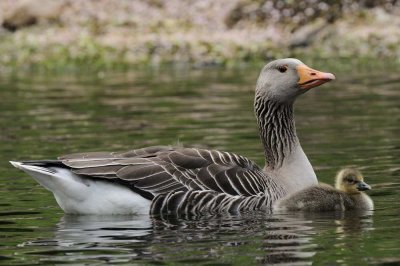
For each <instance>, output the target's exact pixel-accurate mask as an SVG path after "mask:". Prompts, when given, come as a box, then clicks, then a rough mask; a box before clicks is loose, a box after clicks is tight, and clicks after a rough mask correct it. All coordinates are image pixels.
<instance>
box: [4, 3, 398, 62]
mask: <svg viewBox="0 0 400 266" xmlns="http://www.w3.org/2000/svg"><path fill="white" fill-rule="evenodd" d="M310 1H311V0H304V1H303V2H305V4H306V5H305V6H303V7H302V8H300V9H299V7H298V6H294V4H292V6H279V5H278V4H279V3H278V4H277V3H275V2H279V1H254V0H253V1H251V0H248V1H243V0H242V1H240V0H237V1H228V0H223V1H208V0H207V1H178V0H171V1H168V2H165V3H164V2H163V1H157V0H147V1H128V0H121V1H106V0H98V1H94V0H90V1H85V0H75V1H68V0H57V1H56V0H42V1H33V0H22V1H1V2H0V23H1V24H2V25H3V28H2V29H1V30H0V40H1V41H0V69H5V68H7V69H21V68H32V67H36V68H40V69H49V70H51V69H59V68H65V67H72V68H74V67H81V68H82V67H83V68H110V69H114V68H123V67H129V66H133V65H143V64H145V65H159V64H162V63H183V64H191V65H195V66H204V65H215V64H217V65H220V64H222V65H228V66H229V65H235V64H238V62H253V61H262V60H266V59H268V58H274V57H283V56H297V55H302V56H308V57H312V58H384V59H385V60H389V59H390V60H391V61H392V62H394V63H398V64H400V30H399V29H400V16H399V15H400V6H399V5H398V4H396V3H394V4H393V3H391V4H390V5H389V4H386V5H381V4H380V3H376V4H375V5H370V6H360V7H350V6H337V5H329V4H326V3H325V2H323V1H321V3H319V5H318V8H317V9H316V10H314V11H313V10H312V9H308V8H307V2H310ZM289 2H290V1H289ZM299 2H302V1H299ZM314 2H315V1H314ZM367 2H368V1H367ZM372 2H374V1H372ZM375 2H379V1H375ZM268 5H269V6H268ZM268 8H270V9H268ZM296 8H297V9H296ZM260 10H261V11H262V10H264V13H262V12H261V11H260ZM274 12H275V13H274ZM313 12H314V13H313ZM318 12H319V13H318ZM266 14H267V15H266ZM274 14H275V17H274ZM284 15H285V16H286V17H285V16H284ZM279 16H281V17H279ZM294 22H296V23H294Z"/></svg>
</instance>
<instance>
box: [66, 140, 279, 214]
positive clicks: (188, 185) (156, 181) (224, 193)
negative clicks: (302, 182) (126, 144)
mask: <svg viewBox="0 0 400 266" xmlns="http://www.w3.org/2000/svg"><path fill="white" fill-rule="evenodd" d="M59 159H60V160H61V161H62V163H63V164H65V165H66V166H68V167H70V168H71V169H72V171H73V172H74V173H76V174H79V175H85V176H90V177H93V178H104V179H113V180H117V181H118V182H120V183H121V182H122V183H123V184H128V186H129V187H131V188H135V190H137V189H139V190H143V191H144V192H150V193H151V194H152V195H153V196H155V197H156V198H155V199H154V200H153V205H152V212H157V211H158V212H170V211H172V212H175V211H178V212H203V211H210V210H211V209H215V208H217V210H219V211H227V210H228V211H237V210H241V209H243V208H245V207H246V208H253V209H254V208H255V209H262V208H264V207H266V206H267V205H268V204H267V205H266V203H265V202H267V201H266V200H265V199H268V197H269V195H264V196H259V195H263V194H264V193H265V192H266V191H268V190H269V189H268V187H270V188H272V189H275V190H276V189H277V190H278V192H277V191H274V193H273V195H275V196H278V195H279V188H278V187H277V185H276V183H275V182H273V180H272V179H270V178H266V177H265V176H264V173H263V172H262V170H261V169H260V168H259V167H258V166H257V165H255V164H254V163H252V162H251V161H250V160H248V159H246V158H244V157H241V156H238V155H236V154H233V153H227V152H219V151H210V150H203V149H191V148H182V147H176V148H172V147H169V146H155V147H148V148H143V149H137V150H132V151H128V152H111V153H106V152H94V153H81V154H71V155H66V156H62V157H60V158H59ZM196 191H197V192H196ZM271 195H272V194H271ZM264 201H265V202H264ZM261 203H263V204H261ZM228 205H229V206H228ZM253 205H254V206H253ZM243 206H245V207H243ZM192 207H193V208H195V209H192Z"/></svg>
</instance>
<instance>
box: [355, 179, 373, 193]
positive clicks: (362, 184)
mask: <svg viewBox="0 0 400 266" xmlns="http://www.w3.org/2000/svg"><path fill="white" fill-rule="evenodd" d="M370 189H371V186H370V185H368V184H367V183H365V182H364V181H360V182H358V184H357V190H358V191H365V190H370Z"/></svg>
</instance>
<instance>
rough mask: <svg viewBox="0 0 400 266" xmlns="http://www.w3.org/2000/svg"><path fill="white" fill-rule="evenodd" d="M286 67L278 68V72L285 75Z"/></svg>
mask: <svg viewBox="0 0 400 266" xmlns="http://www.w3.org/2000/svg"><path fill="white" fill-rule="evenodd" d="M287 69H288V67H287V66H278V71H279V72H281V73H285V72H286V71H287Z"/></svg>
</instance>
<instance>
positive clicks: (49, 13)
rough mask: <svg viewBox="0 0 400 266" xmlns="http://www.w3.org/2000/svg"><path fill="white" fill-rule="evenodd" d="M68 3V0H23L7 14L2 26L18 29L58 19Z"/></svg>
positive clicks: (13, 29)
mask: <svg viewBox="0 0 400 266" xmlns="http://www.w3.org/2000/svg"><path fill="white" fill-rule="evenodd" d="M68 5H69V2H68V1H66V0H40V1H39V0H21V1H19V2H18V3H17V4H16V5H15V6H14V8H13V9H11V10H10V12H8V14H6V16H5V18H4V21H3V23H2V26H3V27H4V28H6V29H8V30H9V31H16V30H18V29H19V28H22V27H26V26H30V25H33V24H36V23H41V22H49V21H57V20H58V19H59V17H60V15H61V13H62V12H63V10H64V8H65V7H66V6H68Z"/></svg>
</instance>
